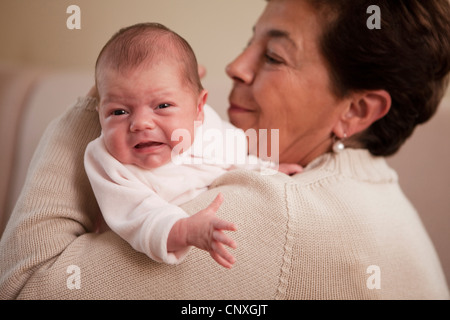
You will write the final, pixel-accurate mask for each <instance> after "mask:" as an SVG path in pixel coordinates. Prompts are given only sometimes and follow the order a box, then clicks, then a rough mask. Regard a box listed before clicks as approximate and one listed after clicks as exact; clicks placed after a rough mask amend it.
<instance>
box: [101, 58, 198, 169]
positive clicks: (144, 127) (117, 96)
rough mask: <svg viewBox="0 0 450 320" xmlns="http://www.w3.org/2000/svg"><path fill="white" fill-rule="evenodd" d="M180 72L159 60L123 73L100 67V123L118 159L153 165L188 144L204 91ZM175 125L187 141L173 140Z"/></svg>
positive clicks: (142, 164) (192, 136) (187, 146)
mask: <svg viewBox="0 0 450 320" xmlns="http://www.w3.org/2000/svg"><path fill="white" fill-rule="evenodd" d="M181 74H182V73H181V71H180V69H179V67H177V66H175V65H174V64H169V63H163V62H161V63H159V64H156V65H150V66H149V67H145V68H144V67H142V68H141V67H138V68H132V69H130V70H127V71H126V72H122V73H119V72H117V71H114V70H102V71H101V73H100V75H99V78H98V91H99V95H100V104H99V109H98V110H99V117H100V123H101V126H102V132H103V136H104V139H105V144H106V148H107V149H108V151H109V152H110V153H111V154H112V155H113V156H114V157H115V158H116V159H117V160H119V161H120V162H122V163H124V164H134V165H137V166H139V167H141V168H144V169H152V168H157V167H159V166H161V165H163V164H165V163H167V162H169V161H170V159H171V155H172V149H173V148H174V147H175V146H176V145H177V144H179V143H181V145H179V146H177V150H180V147H182V148H183V150H184V151H186V150H187V149H188V148H189V147H190V146H191V144H192V141H193V139H194V130H195V128H194V124H195V122H196V121H203V105H204V103H205V102H206V95H207V94H206V91H202V92H201V93H200V94H197V93H194V92H193V90H192V89H191V88H190V86H187V85H186V81H184V80H183V79H181ZM176 129H184V130H187V131H186V132H189V134H190V137H191V138H192V141H188V140H189V139H183V140H182V141H181V142H180V141H172V139H171V136H172V132H173V131H174V130H176Z"/></svg>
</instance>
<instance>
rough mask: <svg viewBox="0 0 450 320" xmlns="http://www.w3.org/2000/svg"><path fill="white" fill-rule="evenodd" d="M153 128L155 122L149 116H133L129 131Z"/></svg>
mask: <svg viewBox="0 0 450 320" xmlns="http://www.w3.org/2000/svg"><path fill="white" fill-rule="evenodd" d="M154 128H155V122H154V121H153V119H152V118H151V117H142V116H140V117H139V116H137V117H135V118H134V119H133V120H132V122H131V124H130V131H131V132H136V131H143V130H152V129H154Z"/></svg>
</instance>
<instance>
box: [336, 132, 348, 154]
mask: <svg viewBox="0 0 450 320" xmlns="http://www.w3.org/2000/svg"><path fill="white" fill-rule="evenodd" d="M346 137H347V135H346V134H345V133H344V138H343V139H345V138H346ZM334 138H335V140H336V141H335V142H334V143H333V151H334V153H340V152H342V151H343V150H344V149H345V145H344V142H342V141H343V139H337V137H336V136H335V137H334Z"/></svg>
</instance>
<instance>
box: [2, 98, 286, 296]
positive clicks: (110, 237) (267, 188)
mask: <svg viewBox="0 0 450 320" xmlns="http://www.w3.org/2000/svg"><path fill="white" fill-rule="evenodd" d="M99 135H100V125H99V123H98V115H97V113H96V111H95V101H94V100H90V99H85V98H81V99H80V100H79V101H78V102H77V104H76V105H75V106H74V107H72V108H71V109H69V110H68V111H67V112H66V113H65V114H63V115H62V116H61V117H60V118H58V119H56V120H55V121H54V122H52V124H51V125H50V126H49V127H48V129H47V130H46V132H45V134H44V136H43V137H42V139H41V141H40V144H39V146H38V148H37V151H36V153H35V155H34V157H33V160H32V163H31V165H30V168H29V172H28V176H27V180H26V182H25V187H24V189H23V191H22V193H21V196H20V199H19V200H18V202H17V204H16V207H15V209H14V211H13V212H12V214H11V218H10V220H9V222H8V224H7V226H6V229H5V231H4V233H3V235H2V239H1V241H0V256H1V259H0V298H1V299H16V298H17V299H240V298H243V297H245V298H247V299H273V298H274V297H275V296H276V294H277V288H278V285H279V278H278V275H279V273H280V267H281V263H282V260H283V258H282V256H283V244H284V242H285V227H286V212H285V209H284V208H285V205H284V195H283V193H284V191H283V190H284V189H283V188H282V187H273V186H272V184H270V183H269V184H267V183H268V181H266V180H259V176H258V175H256V174H252V173H249V172H245V171H235V172H230V173H227V174H226V175H225V176H224V177H222V178H221V179H222V180H223V179H225V180H223V183H222V184H221V185H220V186H219V185H217V186H216V187H215V188H212V189H211V190H209V191H207V192H204V193H202V194H201V195H200V196H199V197H197V198H196V199H194V200H193V201H190V202H189V203H187V204H185V205H183V206H182V208H183V209H184V210H185V211H186V212H188V213H189V214H193V213H195V212H198V211H199V210H201V209H204V208H205V207H207V206H208V205H209V204H210V203H211V202H212V200H213V199H214V198H215V197H216V196H217V194H218V192H221V193H222V194H223V195H224V198H225V201H224V203H223V204H222V206H221V207H220V209H219V211H218V212H217V215H218V216H219V217H221V218H222V219H225V220H229V221H233V222H235V223H236V224H237V225H238V227H239V229H238V231H236V232H235V233H233V237H234V239H235V240H236V242H237V243H238V246H239V247H238V249H237V250H236V251H235V252H234V255H235V258H236V259H237V262H236V265H235V267H234V268H233V269H232V270H225V268H222V267H221V266H219V265H217V263H216V262H215V261H214V260H213V259H211V257H210V256H209V254H208V253H207V252H205V251H203V250H199V249H197V248H193V249H192V250H191V252H190V254H189V255H188V256H187V258H186V259H185V261H184V262H183V263H181V264H179V265H177V266H176V267H173V266H171V265H168V264H161V263H157V262H155V261H153V260H151V259H149V258H148V257H147V256H146V255H144V254H142V253H139V252H137V251H135V250H134V249H132V248H131V247H130V245H129V244H128V243H127V242H126V241H124V240H123V239H122V238H121V237H119V236H118V235H117V234H116V233H114V232H112V231H106V232H104V233H101V234H98V233H95V232H94V230H95V222H96V221H97V217H98V216H99V215H100V210H99V207H98V205H97V202H96V200H95V196H94V194H93V192H92V189H91V187H90V183H89V180H88V178H87V175H86V173H85V169H84V165H83V156H84V151H85V149H86V146H87V144H88V143H89V142H90V141H92V140H94V139H95V138H97V137H98V136H99ZM271 198H272V199H273V201H269V202H268V203H266V204H264V205H263V206H261V204H262V203H264V201H265V200H267V199H271ZM254 214H257V215H258V216H261V217H264V218H257V217H256V219H255V217H254V216H252V215H254ZM269 226H270V227H269ZM265 239H270V245H267V242H266V241H265Z"/></svg>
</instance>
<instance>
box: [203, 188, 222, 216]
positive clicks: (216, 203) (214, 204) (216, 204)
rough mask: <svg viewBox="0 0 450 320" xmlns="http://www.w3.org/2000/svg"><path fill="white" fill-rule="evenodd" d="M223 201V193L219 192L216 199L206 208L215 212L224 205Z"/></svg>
mask: <svg viewBox="0 0 450 320" xmlns="http://www.w3.org/2000/svg"><path fill="white" fill-rule="evenodd" d="M222 202H223V194H221V193H219V194H218V195H217V196H216V197H215V198H214V200H213V201H212V202H211V203H210V204H209V206H208V207H206V209H205V210H208V211H212V212H214V213H216V212H217V210H219V207H220V206H221V205H222Z"/></svg>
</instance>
